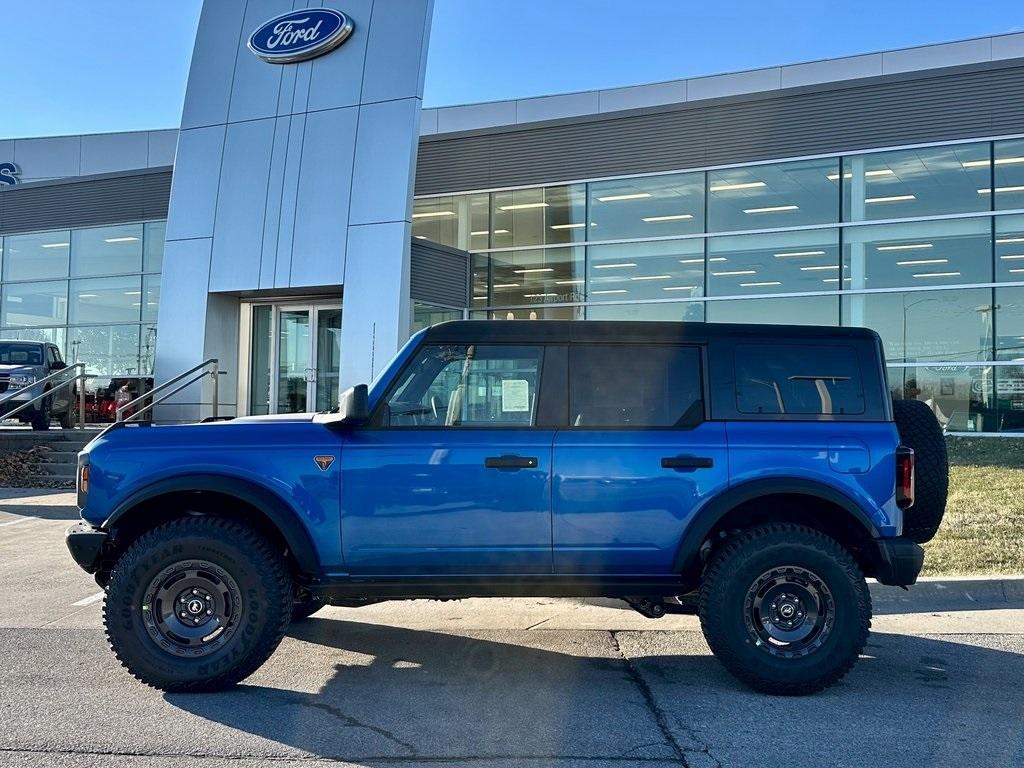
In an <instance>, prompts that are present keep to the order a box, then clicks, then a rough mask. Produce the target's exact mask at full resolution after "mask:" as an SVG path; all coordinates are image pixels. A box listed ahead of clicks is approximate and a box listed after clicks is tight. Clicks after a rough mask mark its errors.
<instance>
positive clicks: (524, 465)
mask: <svg viewBox="0 0 1024 768" xmlns="http://www.w3.org/2000/svg"><path fill="white" fill-rule="evenodd" d="M484 466H485V467H487V468H488V469H533V468H534V467H536V466H537V457H536V456H515V455H513V454H505V455H504V456H488V457H487V458H486V459H484Z"/></svg>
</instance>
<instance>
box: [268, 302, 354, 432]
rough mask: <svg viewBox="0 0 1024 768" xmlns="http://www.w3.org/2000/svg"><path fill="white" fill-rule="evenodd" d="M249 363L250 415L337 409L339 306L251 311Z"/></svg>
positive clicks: (284, 306) (287, 306)
mask: <svg viewBox="0 0 1024 768" xmlns="http://www.w3.org/2000/svg"><path fill="white" fill-rule="evenodd" d="M250 365H251V371H250V373H249V392H250V403H249V413H250V414H253V415H258V414H265V413H302V412H305V411H326V410H330V409H331V408H334V407H336V406H337V405H338V385H339V379H340V376H339V374H340V366H341V307H340V306H339V305H337V304H297V303H296V304H273V305H269V304H264V305H258V306H255V307H253V310H252V350H251V354H250Z"/></svg>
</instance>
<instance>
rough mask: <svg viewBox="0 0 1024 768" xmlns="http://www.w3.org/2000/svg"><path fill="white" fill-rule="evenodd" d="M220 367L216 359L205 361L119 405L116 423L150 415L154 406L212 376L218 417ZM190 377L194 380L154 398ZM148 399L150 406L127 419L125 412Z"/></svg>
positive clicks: (214, 407)
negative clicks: (145, 414) (146, 414)
mask: <svg viewBox="0 0 1024 768" xmlns="http://www.w3.org/2000/svg"><path fill="white" fill-rule="evenodd" d="M219 366H220V361H219V360H218V359H217V358H216V357H211V358H210V359H209V360H204V361H203V362H201V363H199V365H195V366H192V367H191V368H189V369H188V370H187V371H183V372H182V373H179V374H178V375H177V376H175V377H174V378H173V379H168V380H167V381H165V382H164V383H163V384H160V385H158V386H156V387H153V389H151V390H149V392H146V393H145V394H142V395H139V396H138V397H136V398H135V399H134V400H129V401H128V402H127V403H124V404H123V405H119V406H118V407H117V411H116V412H115V423H117V422H126V421H132V420H133V419H135V418H137V417H139V416H141V415H142V414H144V413H148V412H149V411H151V410H152V409H153V407H154V406H156V405H158V404H160V403H162V402H163V401H164V400H166V399H167V398H169V397H171V396H172V395H176V394H177V393H178V392H181V390H183V389H185V387H189V386H191V385H192V384H195V383H196V382H197V381H202V380H203V379H204V378H205V377H207V376H211V377H212V378H213V415H214V417H216V416H217V404H218V403H217V401H218V400H219V399H220V398H219V386H218V383H219V380H220V367H219ZM193 374H195V375H193ZM188 376H192V378H190V379H188V381H185V382H184V383H182V384H181V385H180V386H178V387H175V388H174V389H172V390H171V391H170V392H168V393H166V394H165V395H162V396H161V397H154V396H155V395H156V394H157V393H159V392H163V391H164V390H165V389H167V388H168V387H170V386H171V385H172V384H177V383H178V382H179V381H182V379H185V378H186V377H188ZM147 399H151V402H150V403H149V404H148V405H144V406H143V407H141V408H139V409H138V410H137V411H135V413H132V414H131V415H129V416H127V417H126V416H125V415H124V412H125V411H127V410H128V409H129V408H131V407H132V406H134V405H137V404H138V403H141V402H142V401H144V400H147Z"/></svg>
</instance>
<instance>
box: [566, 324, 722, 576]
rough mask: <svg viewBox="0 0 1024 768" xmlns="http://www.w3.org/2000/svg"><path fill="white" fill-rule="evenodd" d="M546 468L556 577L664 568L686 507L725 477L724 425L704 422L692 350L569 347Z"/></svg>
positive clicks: (689, 511) (696, 354)
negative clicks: (564, 420) (565, 389)
mask: <svg viewBox="0 0 1024 768" xmlns="http://www.w3.org/2000/svg"><path fill="white" fill-rule="evenodd" d="M553 465H554V467H553V478H554V479H553V483H554V493H553V502H552V539H553V548H554V570H555V573H562V574H585V573H589V574H620V575H625V574H636V575H644V574H646V575H650V574H669V573H671V572H672V567H673V562H674V559H675V555H676V551H677V549H678V547H679V543H680V541H681V539H682V537H683V535H684V532H685V530H686V528H687V526H688V525H689V523H690V522H691V520H692V517H693V513H694V511H695V510H696V509H697V508H698V507H699V506H700V504H701V503H703V502H704V501H706V500H707V499H709V498H710V497H711V496H713V495H714V494H716V493H718V492H719V491H721V490H723V489H724V488H725V487H726V486H727V485H728V478H729V465H728V451H727V445H726V436H725V425H724V424H723V423H720V422H712V421H705V420H704V407H703V398H702V396H701V363H700V350H699V348H698V347H696V346H682V345H680V346H676V345H654V344H651V345H628V346H627V345H614V344H604V345H602V344H593V345H589V344H581V345H576V346H573V347H572V348H571V349H570V350H569V425H568V426H567V427H566V428H565V429H562V430H559V432H558V434H557V436H556V438H555V445H554V458H553Z"/></svg>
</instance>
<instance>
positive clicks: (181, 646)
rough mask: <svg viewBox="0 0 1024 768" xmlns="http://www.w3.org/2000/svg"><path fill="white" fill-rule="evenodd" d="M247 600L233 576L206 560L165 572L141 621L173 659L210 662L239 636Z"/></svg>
mask: <svg viewBox="0 0 1024 768" xmlns="http://www.w3.org/2000/svg"><path fill="white" fill-rule="evenodd" d="M242 607H243V606H242V595H241V592H239V589H238V584H237V583H236V582H235V580H234V578H232V576H231V574H230V573H228V572H227V571H226V570H224V569H223V568H221V567H220V566H219V565H216V564H214V563H211V562H208V561H206V560H182V561H179V562H176V563H173V564H172V565H169V566H167V567H166V568H164V569H163V570H162V571H160V573H158V574H157V575H156V576H155V577H154V578H153V579H152V580H151V581H150V582H149V586H147V587H146V592H145V596H144V597H143V601H142V620H143V624H144V625H145V627H146V632H147V633H148V634H149V636H150V638H152V640H153V642H155V643H156V644H157V645H159V646H160V647H161V648H162V649H164V650H165V651H167V652H168V653H172V654H174V655H176V656H184V657H201V656H208V655H210V654H211V653H213V652H215V651H216V650H217V649H218V648H221V647H223V646H224V644H225V643H227V641H228V640H229V639H230V638H231V636H232V635H233V634H234V633H235V630H236V629H237V628H238V626H239V621H240V618H241V614H242Z"/></svg>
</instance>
